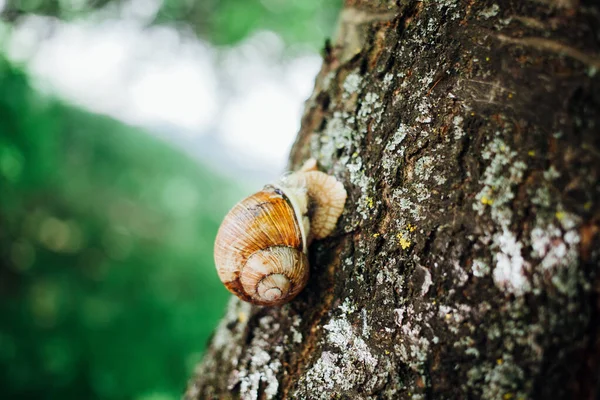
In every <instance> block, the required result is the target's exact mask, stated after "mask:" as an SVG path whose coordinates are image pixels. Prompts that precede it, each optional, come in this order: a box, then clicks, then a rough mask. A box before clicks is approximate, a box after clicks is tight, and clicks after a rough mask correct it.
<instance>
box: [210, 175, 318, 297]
mask: <svg viewBox="0 0 600 400" xmlns="http://www.w3.org/2000/svg"><path fill="white" fill-rule="evenodd" d="M304 243H305V238H303V237H302V230H301V229H300V226H299V222H298V219H297V216H296V214H295V212H294V209H293V208H292V206H291V204H290V201H289V199H287V198H286V197H285V195H284V194H283V193H282V191H281V190H279V189H276V188H274V187H265V189H263V190H262V191H260V192H258V193H255V194H253V195H252V196H250V197H248V198H246V199H244V200H242V201H241V202H239V203H238V204H236V205H235V206H234V207H233V208H232V209H231V211H229V213H228V214H227V216H226V217H225V220H224V222H223V224H222V225H221V227H220V228H219V232H218V233H217V238H216V240H215V264H216V266H217V272H218V274H219V277H220V278H221V281H223V283H224V284H225V286H226V287H227V289H229V291H231V292H232V293H234V294H235V295H237V296H238V297H239V298H241V299H242V300H245V301H248V302H251V303H254V304H259V305H278V304H282V303H285V302H287V301H289V300H291V299H292V298H293V297H295V296H296V295H297V294H298V293H299V292H300V291H301V290H302V289H303V288H304V286H305V285H306V282H307V280H308V274H309V266H308V259H307V256H306V253H305V251H306V248H305V245H304Z"/></svg>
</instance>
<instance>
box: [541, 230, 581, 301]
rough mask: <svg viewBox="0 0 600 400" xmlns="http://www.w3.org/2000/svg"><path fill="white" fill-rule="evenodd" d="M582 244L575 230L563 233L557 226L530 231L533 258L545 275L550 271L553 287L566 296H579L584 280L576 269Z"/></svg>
mask: <svg viewBox="0 0 600 400" xmlns="http://www.w3.org/2000/svg"><path fill="white" fill-rule="evenodd" d="M569 226H571V225H570V224H569ZM580 241H581V238H580V236H579V233H578V231H577V230H576V229H572V230H569V231H567V232H566V233H564V234H563V233H562V231H561V230H560V229H559V228H558V227H556V226H555V225H554V224H548V225H547V226H536V227H535V228H534V229H533V230H532V231H531V248H532V252H531V257H532V258H534V259H537V260H539V262H540V264H539V265H540V266H541V267H542V269H543V270H544V271H546V273H548V272H550V274H551V275H550V276H551V282H552V284H553V285H554V286H555V287H556V289H557V290H558V291H559V292H561V293H562V294H564V295H568V296H575V295H576V294H577V286H578V284H579V282H580V280H581V279H580V276H579V272H578V270H577V269H576V266H577V263H578V260H579V250H578V246H579V242H580Z"/></svg>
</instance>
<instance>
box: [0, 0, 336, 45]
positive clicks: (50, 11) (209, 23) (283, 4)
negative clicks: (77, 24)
mask: <svg viewBox="0 0 600 400" xmlns="http://www.w3.org/2000/svg"><path fill="white" fill-rule="evenodd" d="M158 1H160V3H156V4H155V3H154V2H153V1H150V0H133V1H131V0H128V1H125V0H78V1H64V0H6V3H5V6H4V10H3V11H2V13H1V16H2V18H3V19H4V20H7V21H13V22H14V21H17V20H18V19H19V18H20V17H22V16H24V15H27V14H40V15H49V16H56V17H58V18H61V19H64V20H71V19H75V18H79V17H82V16H85V15H87V14H89V12H90V11H92V10H98V9H105V10H109V14H110V13H112V14H113V15H112V16H113V17H119V15H118V14H119V13H120V12H122V11H123V10H127V11H126V12H127V13H130V12H131V9H132V8H133V9H134V13H137V14H138V15H147V14H148V13H150V14H153V15H155V17H154V18H153V19H152V21H151V23H154V24H169V25H176V26H179V27H182V26H183V27H186V28H188V29H190V30H192V31H193V32H194V33H196V34H197V35H199V36H201V37H204V38H206V39H208V40H209V41H211V42H212V43H214V44H217V45H229V44H234V43H236V42H238V41H240V40H242V39H244V38H245V37H247V36H248V35H250V34H251V33H253V32H256V31H258V30H272V31H275V32H277V33H278V34H279V35H281V37H282V38H283V39H284V40H285V41H286V42H287V43H288V44H292V43H303V44H308V45H311V46H312V47H313V48H314V49H319V48H320V47H321V46H322V45H323V43H324V39H325V38H326V37H329V36H331V35H333V33H334V32H333V29H334V26H335V22H336V18H337V15H338V12H339V10H340V8H341V6H342V0H325V1H321V0H196V1H194V0H158ZM124 5H127V7H123V6H124Z"/></svg>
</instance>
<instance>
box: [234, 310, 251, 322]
mask: <svg viewBox="0 0 600 400" xmlns="http://www.w3.org/2000/svg"><path fill="white" fill-rule="evenodd" d="M237 317H238V321H239V322H240V323H241V324H243V323H245V322H246V321H247V320H248V315H246V313H245V312H242V311H240V312H239V313H238V315H237Z"/></svg>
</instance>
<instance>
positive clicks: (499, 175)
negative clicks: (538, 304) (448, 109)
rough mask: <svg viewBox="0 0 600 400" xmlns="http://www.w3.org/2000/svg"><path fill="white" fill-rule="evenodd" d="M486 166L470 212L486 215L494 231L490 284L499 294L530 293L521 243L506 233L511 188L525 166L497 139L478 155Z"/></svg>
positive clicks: (508, 221) (520, 176)
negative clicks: (492, 279)
mask: <svg viewBox="0 0 600 400" xmlns="http://www.w3.org/2000/svg"><path fill="white" fill-rule="evenodd" d="M482 158H483V159H484V160H486V161H487V162H488V163H489V164H488V166H487V167H486V169H485V171H484V173H483V179H482V184H483V187H482V189H481V190H480V191H479V193H478V194H477V195H476V196H475V202H474V203H473V209H474V210H475V211H477V213H478V214H479V215H483V214H485V213H488V212H489V215H490V217H491V220H492V221H493V223H494V225H493V226H494V228H495V229H496V232H493V233H492V241H493V245H492V247H491V249H492V251H493V257H494V261H495V266H494V271H493V274H492V276H493V278H494V283H495V284H496V286H497V287H498V288H500V289H501V290H503V291H506V292H510V293H513V294H515V295H523V294H525V293H527V292H528V291H530V290H531V285H530V283H529V280H528V278H527V271H528V270H529V269H530V265H529V263H528V262H527V261H526V260H525V259H524V257H523V255H522V250H523V244H522V243H521V242H519V241H518V240H517V237H516V234H515V233H513V232H512V231H511V230H510V224H511V221H512V218H513V209H512V205H511V203H512V201H513V199H514V197H515V191H514V190H515V187H516V186H517V185H518V184H519V183H521V181H522V180H523V174H524V172H525V170H526V169H527V165H526V164H525V163H524V162H522V161H519V160H518V159H517V152H516V151H513V150H512V149H511V148H510V147H509V146H508V145H507V144H506V143H505V142H504V141H503V140H502V139H500V138H499V137H498V136H496V137H494V138H493V139H492V141H491V142H490V143H488V145H487V146H486V148H485V149H484V151H483V152H482Z"/></svg>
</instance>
